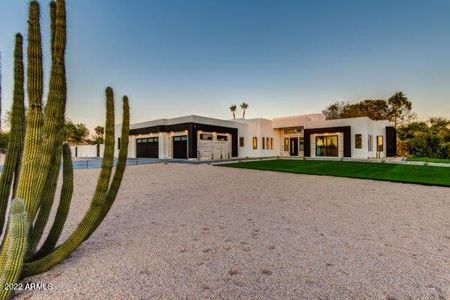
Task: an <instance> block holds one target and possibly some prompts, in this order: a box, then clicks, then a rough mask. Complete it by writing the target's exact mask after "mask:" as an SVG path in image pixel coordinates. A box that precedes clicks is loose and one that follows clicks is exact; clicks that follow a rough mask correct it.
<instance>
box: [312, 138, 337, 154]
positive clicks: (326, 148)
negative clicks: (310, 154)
mask: <svg viewBox="0 0 450 300" xmlns="http://www.w3.org/2000/svg"><path fill="white" fill-rule="evenodd" d="M322 138H325V141H326V142H325V151H324V152H325V155H318V148H317V140H318V139H322ZM331 138H336V155H330V153H329V151H328V146H329V143H328V140H329V139H331ZM316 157H339V135H337V134H333V135H317V136H316Z"/></svg>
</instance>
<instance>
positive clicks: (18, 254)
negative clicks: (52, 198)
mask: <svg viewBox="0 0 450 300" xmlns="http://www.w3.org/2000/svg"><path fill="white" fill-rule="evenodd" d="M8 235H9V237H10V239H11V243H9V245H8V249H7V252H6V261H5V263H4V265H2V273H1V276H0V285H1V289H0V299H8V298H9V297H10V294H11V289H10V288H5V287H6V286H7V285H8V284H14V283H16V282H17V280H18V279H19V276H20V272H21V269H22V265H23V260H24V258H25V252H26V248H27V238H28V221H27V215H26V212H25V207H24V204H23V202H22V200H14V201H12V202H11V212H10V224H9V230H8Z"/></svg>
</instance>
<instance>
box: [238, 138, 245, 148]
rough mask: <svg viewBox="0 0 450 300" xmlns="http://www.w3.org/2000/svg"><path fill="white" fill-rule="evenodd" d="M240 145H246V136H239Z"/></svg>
mask: <svg viewBox="0 0 450 300" xmlns="http://www.w3.org/2000/svg"><path fill="white" fill-rule="evenodd" d="M239 147H244V137H243V136H241V137H240V138H239Z"/></svg>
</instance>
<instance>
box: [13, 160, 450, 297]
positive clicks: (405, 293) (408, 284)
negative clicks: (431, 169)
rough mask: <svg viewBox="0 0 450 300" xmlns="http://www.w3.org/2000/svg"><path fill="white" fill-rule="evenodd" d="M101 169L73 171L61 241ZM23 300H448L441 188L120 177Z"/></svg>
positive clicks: (168, 171) (448, 204)
mask: <svg viewBox="0 0 450 300" xmlns="http://www.w3.org/2000/svg"><path fill="white" fill-rule="evenodd" d="M98 172H99V170H76V171H75V193H74V199H73V201H72V203H73V204H72V208H71V215H70V217H69V219H68V226H66V229H65V231H64V234H65V236H67V234H68V233H69V232H70V231H71V230H72V229H73V227H74V226H75V225H76V224H77V222H78V221H79V220H80V219H81V218H82V216H83V214H84V212H85V210H86V207H87V205H88V203H89V201H90V196H91V195H92V194H93V190H94V188H95V181H96V176H97V174H98ZM27 281H29V282H34V283H51V284H52V287H53V289H52V290H51V291H42V292H29V291H27V292H22V293H21V294H20V295H19V297H18V298H20V299H25V298H30V297H31V299H153V298H155V299H199V298H200V299H237V298H241V299H242V298H244V299H398V300H400V299H440V300H442V299H450V189H449V188H443V187H429V186H420V185H410V184H398V183H389V182H377V181H370V180H357V179H346V178H334V177H320V176H311V175H298V174H286V173H274V172H262V171H255V170H243V169H231V168H222V167H214V166H208V165H187V164H167V165H164V164H153V165H143V166H130V167H128V168H127V171H126V173H125V178H124V182H123V184H122V188H121V191H120V193H119V195H118V198H117V200H116V203H115V205H114V207H113V209H112V211H111V212H110V214H109V215H108V217H107V218H106V220H105V221H104V222H103V224H102V226H101V227H100V228H99V229H98V230H97V231H96V233H95V234H94V235H93V236H92V237H91V238H90V239H89V240H88V241H87V242H86V243H85V244H84V245H83V246H82V247H80V248H79V249H78V251H76V252H75V253H74V254H73V255H72V256H71V257H70V258H69V259H67V260H66V261H65V262H64V263H63V264H61V265H59V266H57V267H55V268H54V269H52V270H51V271H49V272H47V273H45V274H41V275H39V276H36V277H33V278H28V279H27Z"/></svg>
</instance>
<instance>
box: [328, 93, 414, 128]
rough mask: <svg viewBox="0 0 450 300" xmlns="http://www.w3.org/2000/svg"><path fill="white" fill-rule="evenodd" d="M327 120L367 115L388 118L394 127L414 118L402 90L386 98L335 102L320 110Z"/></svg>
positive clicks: (410, 104) (382, 118)
mask: <svg viewBox="0 0 450 300" xmlns="http://www.w3.org/2000/svg"><path fill="white" fill-rule="evenodd" d="M322 113H323V114H324V115H325V118H326V119H327V120H335V119H346V118H358V117H368V118H370V119H372V120H389V121H391V122H392V124H393V125H394V127H395V128H397V127H398V126H399V125H401V124H404V123H407V122H411V121H412V120H413V119H414V118H415V114H414V113H412V103H411V102H410V101H409V100H408V98H406V96H405V94H404V93H403V92H397V93H395V94H394V95H393V96H392V97H390V98H389V99H388V100H384V99H367V100H362V101H360V102H357V103H349V102H339V101H338V102H335V103H332V104H331V105H329V106H328V107H327V108H326V109H325V110H323V111H322Z"/></svg>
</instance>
